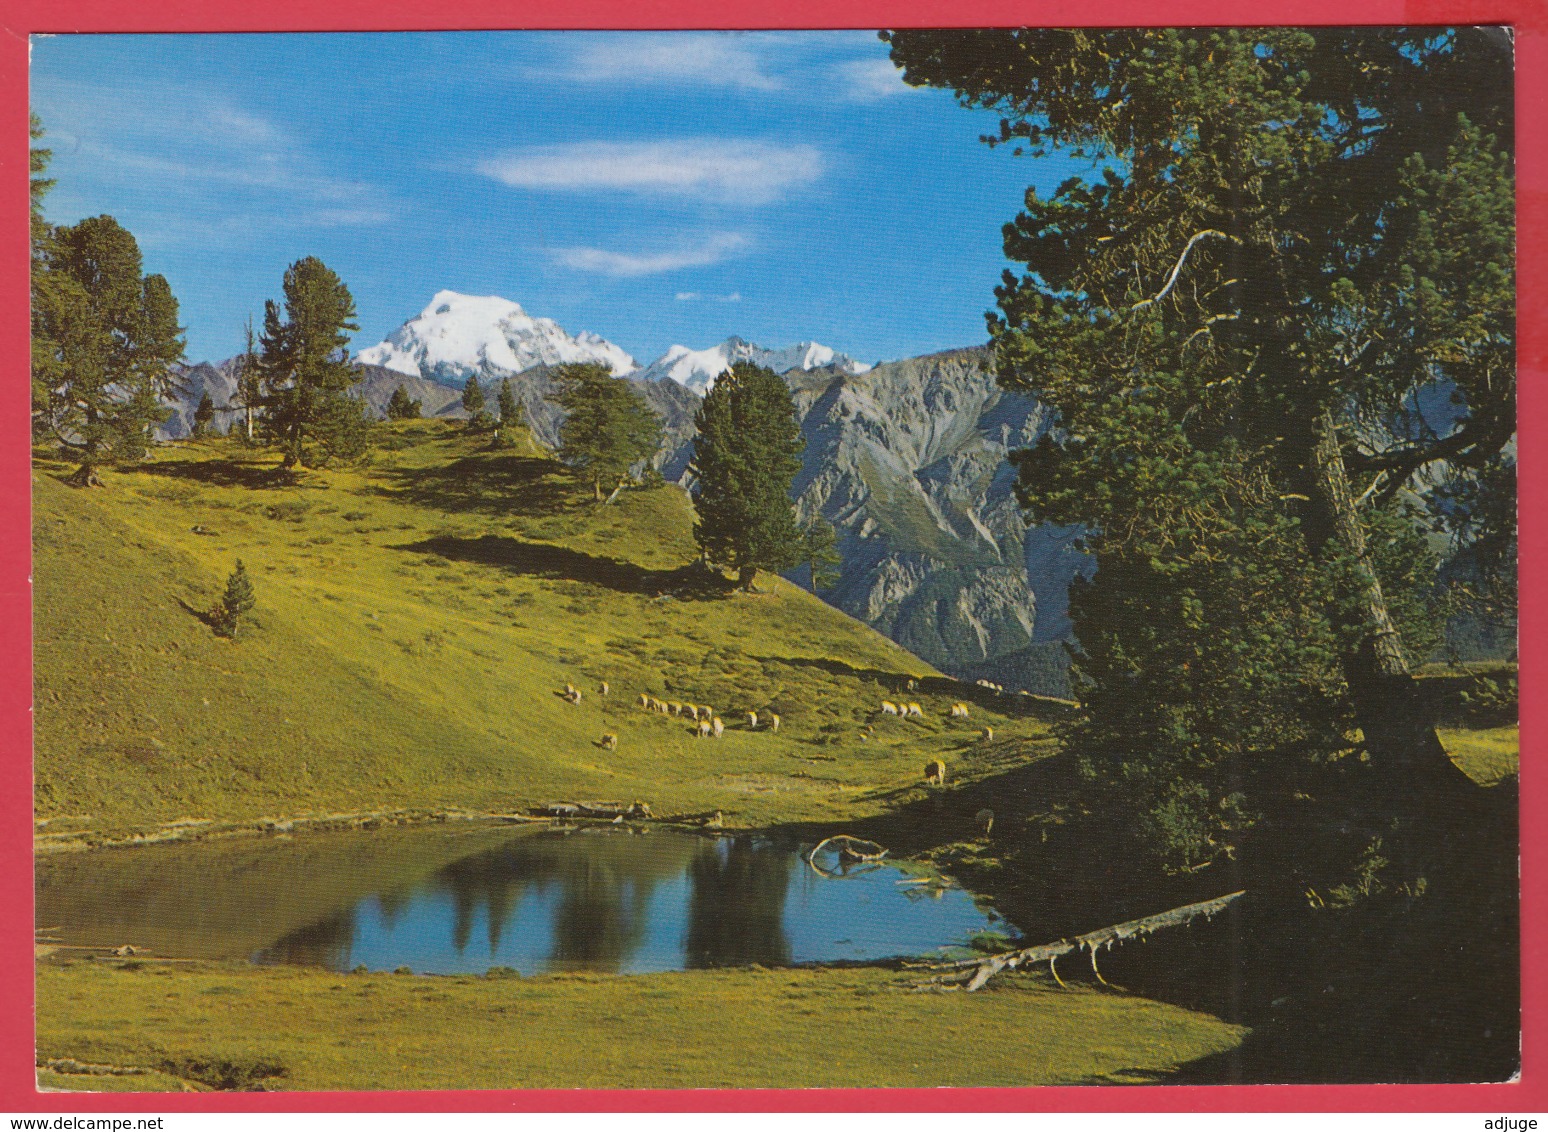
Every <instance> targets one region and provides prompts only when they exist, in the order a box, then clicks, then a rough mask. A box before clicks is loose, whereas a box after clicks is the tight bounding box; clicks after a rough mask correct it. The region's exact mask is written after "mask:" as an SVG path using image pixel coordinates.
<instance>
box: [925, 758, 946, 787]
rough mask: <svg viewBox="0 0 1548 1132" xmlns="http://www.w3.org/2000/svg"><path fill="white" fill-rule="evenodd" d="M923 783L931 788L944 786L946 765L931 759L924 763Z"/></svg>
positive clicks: (938, 760)
mask: <svg viewBox="0 0 1548 1132" xmlns="http://www.w3.org/2000/svg"><path fill="white" fill-rule="evenodd" d="M925 781H926V782H928V783H929V784H930V785H931V786H945V785H946V764H945V763H944V762H942V761H941V760H940V759H931V760H930V761H929V762H927V763H925Z"/></svg>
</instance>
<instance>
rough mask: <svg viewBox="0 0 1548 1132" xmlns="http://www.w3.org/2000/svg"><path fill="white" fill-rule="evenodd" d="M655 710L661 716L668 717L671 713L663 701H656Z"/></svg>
mask: <svg viewBox="0 0 1548 1132" xmlns="http://www.w3.org/2000/svg"><path fill="white" fill-rule="evenodd" d="M655 708H656V710H657V711H659V712H660V713H661V714H662V715H670V714H671V711H672V709H671V708H670V707H669V706H667V702H666V701H665V700H657V701H656V702H655Z"/></svg>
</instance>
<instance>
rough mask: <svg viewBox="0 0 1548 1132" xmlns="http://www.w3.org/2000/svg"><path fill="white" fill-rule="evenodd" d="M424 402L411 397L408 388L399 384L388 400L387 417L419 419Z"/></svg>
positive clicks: (390, 418)
mask: <svg viewBox="0 0 1548 1132" xmlns="http://www.w3.org/2000/svg"><path fill="white" fill-rule="evenodd" d="M423 408H424V404H423V402H420V401H415V400H413V399H411V398H410V397H409V395H408V390H406V389H404V388H403V386H401V385H400V386H398V387H397V388H396V389H394V390H393V391H392V396H391V397H390V398H389V399H388V401H387V419H388V420H390V421H411V420H418V419H419V415H420V412H421V411H422V410H423Z"/></svg>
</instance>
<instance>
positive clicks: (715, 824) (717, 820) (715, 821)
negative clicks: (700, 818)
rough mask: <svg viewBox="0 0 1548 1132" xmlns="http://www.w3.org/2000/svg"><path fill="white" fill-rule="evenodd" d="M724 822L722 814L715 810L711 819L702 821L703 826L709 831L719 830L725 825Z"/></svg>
mask: <svg viewBox="0 0 1548 1132" xmlns="http://www.w3.org/2000/svg"><path fill="white" fill-rule="evenodd" d="M725 820H726V819H725V815H724V814H722V813H721V812H720V811H719V810H716V811H715V814H714V816H713V817H708V818H705V819H704V824H705V825H706V826H708V827H709V828H710V829H719V828H720V827H721V826H722V825H724V824H725Z"/></svg>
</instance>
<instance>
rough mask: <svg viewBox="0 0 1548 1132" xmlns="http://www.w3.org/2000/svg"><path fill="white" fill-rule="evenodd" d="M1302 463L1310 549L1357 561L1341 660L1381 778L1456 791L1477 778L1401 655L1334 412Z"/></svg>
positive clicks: (1420, 788)
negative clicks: (1352, 633) (1348, 637)
mask: <svg viewBox="0 0 1548 1132" xmlns="http://www.w3.org/2000/svg"><path fill="white" fill-rule="evenodd" d="M1309 441H1310V442H1309V449H1310V452H1309V459H1308V460H1307V464H1306V467H1305V472H1306V476H1305V480H1306V483H1305V488H1306V494H1307V496H1308V504H1307V515H1306V521H1305V523H1304V524H1303V526H1304V530H1305V532H1306V536H1307V541H1308V543H1309V544H1310V548H1311V550H1312V552H1313V553H1314V554H1315V553H1318V552H1321V551H1322V550H1323V549H1324V548H1325V547H1327V546H1328V545H1329V544H1330V543H1331V544H1334V545H1336V546H1338V547H1340V548H1341V549H1343V550H1344V551H1345V552H1346V553H1347V554H1348V555H1349V557H1350V558H1351V559H1352V560H1353V581H1352V583H1351V584H1352V586H1353V592H1352V593H1350V594H1349V595H1347V596H1348V597H1349V598H1351V599H1352V600H1351V602H1350V604H1351V605H1352V607H1353V608H1355V609H1357V610H1358V616H1359V619H1360V623H1359V625H1358V626H1354V628H1355V629H1356V630H1357V633H1358V641H1359V643H1358V645H1357V647H1356V648H1355V650H1354V652H1353V653H1352V654H1350V655H1348V656H1346V657H1345V659H1344V672H1345V677H1346V679H1347V680H1348V682H1349V695H1350V698H1351V700H1352V701H1353V704H1354V709H1355V718H1356V721H1357V722H1358V724H1359V726H1360V730H1361V731H1362V732H1363V733H1364V736H1365V746H1366V749H1367V751H1369V753H1370V757H1371V760H1372V763H1373V764H1374V765H1375V768H1376V770H1377V771H1378V773H1379V775H1380V777H1381V778H1382V779H1383V780H1385V781H1387V782H1389V783H1391V784H1392V785H1394V786H1398V787H1406V788H1407V789H1408V790H1409V791H1411V792H1413V793H1414V794H1415V796H1416V800H1417V795H1418V794H1421V793H1422V794H1425V795H1428V794H1430V793H1431V792H1432V791H1433V790H1455V789H1458V788H1461V787H1464V786H1471V785H1472V781H1471V779H1469V778H1468V777H1467V776H1466V775H1465V774H1463V773H1462V771H1461V770H1459V769H1458V768H1457V766H1456V764H1455V763H1453V762H1452V761H1451V759H1450V758H1449V757H1448V756H1447V754H1446V750H1445V748H1444V747H1443V746H1442V745H1441V741H1440V737H1439V736H1438V735H1436V733H1435V725H1434V712H1433V709H1432V708H1431V706H1430V705H1428V704H1427V703H1425V702H1424V697H1423V695H1422V694H1421V691H1420V688H1419V686H1418V683H1417V681H1415V679H1414V677H1413V673H1412V671H1411V670H1410V668H1409V664H1408V658H1407V657H1406V656H1405V655H1404V653H1403V642H1402V637H1401V635H1400V634H1399V632H1398V629H1397V626H1396V625H1395V624H1394V623H1393V621H1392V616H1391V614H1390V613H1389V612H1388V610H1387V600H1386V597H1385V595H1384V594H1383V593H1382V589H1381V579H1380V578H1378V577H1377V575H1376V570H1375V567H1374V566H1373V565H1372V563H1371V556H1370V552H1369V548H1368V547H1367V545H1366V540H1365V525H1364V523H1363V522H1362V521H1361V519H1360V514H1359V511H1358V509H1357V508H1356V506H1355V501H1354V496H1353V494H1352V493H1351V492H1350V490H1349V476H1348V473H1347V471H1346V469H1345V467H1344V456H1343V452H1342V451H1341V450H1340V448H1339V443H1338V432H1337V429H1336V427H1335V425H1334V422H1333V417H1332V414H1331V413H1327V412H1325V413H1323V414H1321V415H1320V416H1319V417H1317V418H1316V419H1315V421H1314V422H1313V424H1312V426H1311V435H1310V438H1309Z"/></svg>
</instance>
